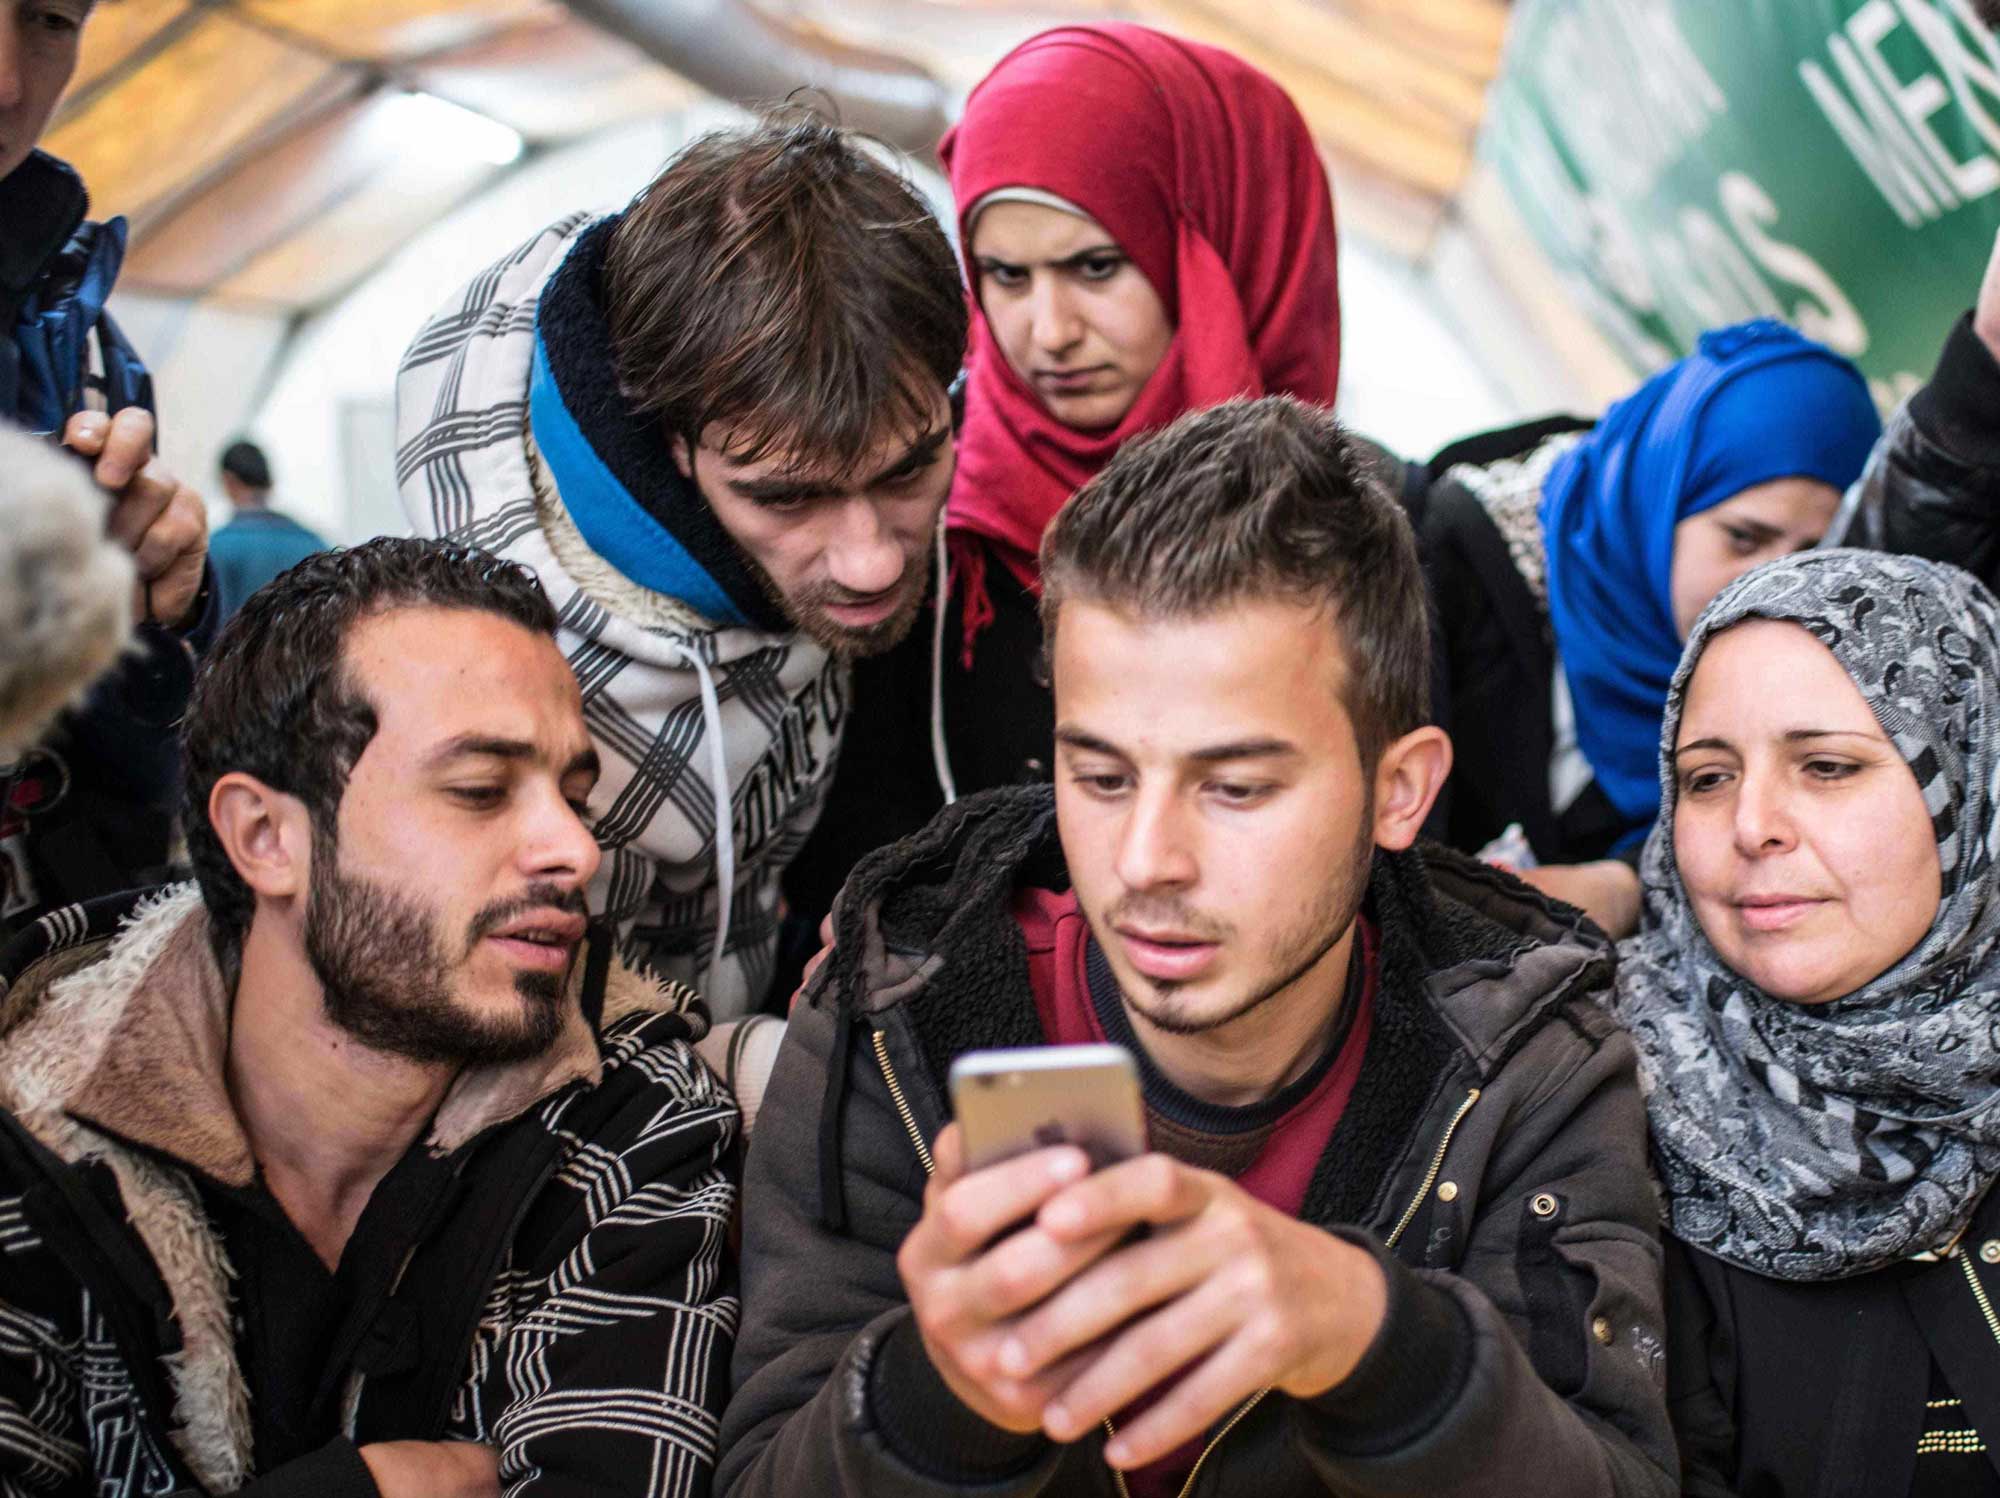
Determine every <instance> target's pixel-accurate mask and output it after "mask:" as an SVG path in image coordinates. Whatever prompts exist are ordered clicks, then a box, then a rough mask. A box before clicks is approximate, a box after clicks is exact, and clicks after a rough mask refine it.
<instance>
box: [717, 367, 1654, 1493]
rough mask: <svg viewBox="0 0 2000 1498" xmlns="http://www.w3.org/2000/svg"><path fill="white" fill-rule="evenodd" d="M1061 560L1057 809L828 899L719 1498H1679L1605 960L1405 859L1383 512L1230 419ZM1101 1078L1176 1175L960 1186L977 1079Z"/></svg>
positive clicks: (1467, 867)
mask: <svg viewBox="0 0 2000 1498" xmlns="http://www.w3.org/2000/svg"><path fill="white" fill-rule="evenodd" d="M1041 559H1042V564H1043V566H1042V578H1043V585H1044V592H1043V607H1044V609H1045V610H1046V617H1047V620H1048V624H1049V638H1050V640H1051V642H1052V651H1053V676H1054V683H1055V697H1056V730H1055V733H1056V740H1057V744H1058V749H1057V753H1058V757H1059V768H1058V773H1057V778H1056V783H1055V786H1054V788H1053V790H1051V789H1049V788H1047V787H1020V788H1002V789H996V790H994V791H989V792H985V793H982V794H980V795H977V796H972V797H968V798H966V799H964V800H962V801H960V802H958V803H957V804H955V805H954V806H952V807H951V808H949V809H948V810H946V811H945V812H944V813H942V814H941V815H940V816H939V817H938V818H937V819H936V820H935V821H933V822H932V823H931V824H930V825H929V826H928V827H927V828H925V829H924V830H923V831H922V832H921V833H919V834H918V835H917V836H915V837H914V838H911V839H909V840H907V841H906V842H904V843H901V844H899V845H897V846H895V847H891V848H887V849H884V850H881V851H880V852H878V853H875V854H873V855H871V856H870V857H868V858H867V859H864V860H863V862H862V863H861V865H860V866H859V867H858V868H857V869H856V871H855V873H854V877H853V878H852V879H851V880H850V882H849V884H848V886H847V888H846V890H845V891H844V892H843V894H842V897H841V899H840V902H839V904H838V905H837V907H836V914H835V923H836V931H837V936H838V939H837V942H836V945H835V946H834V948H833V951H832V953H831V955H830V956H829V957H828V958H826V959H825V961H824V962H823V964H822V965H821V967H820V968H819V969H818V971H817V973H816V975H815V977H814V979H813V981H812V984H811V985H810V987H809V988H808V989H807V991H806V994H805V998H804V1001H803V1002H802V1003H801V1004H800V1006H799V1008H798V1009H797V1010H796V1011H795V1014H794V1018H793V1020H792V1023H791V1025H790V1027H789V1030H788V1033H787V1035H786V1038H785V1041H784V1045H783V1048H782V1050H781V1052H780V1054H779V1058H778V1062H777V1067H776V1072H775V1075H774V1076H773V1078H772V1082H771V1087H770V1091H769V1093H768V1095H767V1099H766V1102H765V1105H764V1112H763V1115H762V1118H761V1119H760V1122H759V1125H758V1128H757V1131H756V1133H755V1135H754V1136H753V1139H752V1143H751V1149H750V1153H749V1158H748V1162H747V1166H746V1181H745V1198H744V1199H745V1204H746V1215H745V1218H744V1239H743V1267H744V1292H745V1298H744V1323H743V1329H742V1333H741V1336H740V1339H739V1342H738V1347H737V1354H736V1361H735V1368H734V1381H735V1385H736V1388H735V1393H734V1395H733V1397H732V1400H731V1403H730V1406H729V1409H728V1411H727V1412H726V1414H725V1417H724V1428H723V1444H724V1454H723V1456H722V1459H721V1464H720V1467H719V1469H718V1473H717V1487H718V1490H719V1491H720V1492H721V1493H724V1494H728V1495H730V1498H747V1495H753V1494H756V1495H763V1494H771V1495H776V1494H786V1495H790V1494H798V1493H814V1494H822V1493H824V1494H833V1493H846V1494H856V1495H860V1494H866V1495H868V1498H915V1495H943V1494H952V1493H960V1492H970V1491H976V1492H979V1493H983V1494H993V1495H1008V1498H1012V1495H1030V1494H1050V1495H1054V1494H1062V1495H1065V1498H1070V1495H1088V1494H1100V1495H1110V1494H1114V1493H1117V1494H1121V1495H1122V1494H1127V1493H1132V1494H1145V1495H1154V1494H1167V1495H1173V1494H1176V1493H1187V1494H1192V1495H1218V1494H1224V1493H1229V1494H1235V1493H1244V1492H1257V1493H1261V1494H1266V1495H1271V1498H1282V1495H1292V1494H1299V1495H1304V1494H1320V1493H1325V1492H1328V1491H1336V1492H1369V1493H1377V1492H1379V1493H1389V1492H1401V1493H1414V1492H1421V1493H1426V1494H1430V1495H1435V1498H1457V1495H1471V1494H1491V1495H1502V1494H1505V1495H1510V1498H1511V1495H1518V1494H1521V1493H1525V1492H1530V1491H1532V1492H1535V1493H1537V1494H1547V1495H1552V1498H1568V1495H1575V1498H1583V1495H1586V1494H1588V1495H1591V1498H1601V1495H1605V1494H1618V1495H1638V1494H1646V1495H1662V1498H1664V1495H1667V1494H1671V1493H1673V1492H1675V1491H1676V1488H1675V1460H1674V1453H1673V1443H1672V1439H1671V1435H1670V1433H1669V1429H1668V1425H1667V1417H1666V1410H1665V1407H1664V1403H1663V1399H1662V1391H1661V1382H1660V1379H1661V1359H1662V1325H1661V1304H1660V1298H1659V1297H1660V1285H1659V1275H1660V1265H1659V1257H1658V1255H1659V1243H1658V1240H1657V1237H1656V1223H1655V1220H1654V1208H1653V1199H1652V1193H1651V1189H1650V1187H1649V1185H1648V1184H1647V1182H1646V1179H1645V1171H1644V1148H1645V1141H1644V1123H1643V1117H1642V1112H1643V1110H1642V1106H1641V1103H1640V1098H1639V1094H1638V1091H1637V1086H1636V1078H1635V1075H1634V1071H1633V1054H1632V1049H1631V1044H1630V1041H1629V1040H1628V1039H1627V1038H1626V1037H1625V1036H1624V1035H1623V1034H1622V1033H1621V1032H1619V1031H1618V1030H1617V1028H1616V1027H1615V1026H1614V1025H1612V1024H1611V1023H1610V1022H1609V1019H1608V1017H1607V1016H1606V1015H1605V1014H1604V1013H1603V1012H1602V1010H1601V1008H1600V1005H1599V1003H1598V1002H1597V1001H1596V1000H1595V999H1594V997H1593V996H1594V995H1599V994H1601V992H1602V991H1603V990H1604V989H1605V987H1606V986H1607V985H1608V983H1609V981H1610V968H1609V961H1608V959H1609V956H1610V952H1609V946H1608V943H1606V941H1605V940H1604V939H1603V937H1602V936H1601V934H1599V933H1598V932H1596V931H1595V929H1594V928H1592V927H1590V926H1589V925H1588V924H1587V923H1584V922H1581V921H1580V920H1579V919H1578V917H1577V915H1576V913H1575V912H1574V911H1572V910H1569V909H1568V908H1566V907H1563V906H1560V905H1557V904H1554V903H1553V902H1550V901H1548V900H1546V899H1544V898H1542V897H1540V896H1538V895H1537V894H1535V893H1534V892H1533V891H1532V890H1530V889H1528V888H1527V887H1526V886H1524V885H1522V884H1521V883H1519V882H1518V881H1516V880H1515V879H1513V878H1512V877H1511V876H1509V875H1507V874H1505V873H1503V872H1501V871H1499V870H1496V869H1493V868H1490V867H1487V866H1484V865H1481V864H1477V863H1475V862H1473V861H1471V860H1469V859H1466V858H1464V857H1463V856H1461V855H1458V854H1454V853H1451V852H1448V851H1446V850H1444V849H1442V848H1438V847H1434V846H1428V847H1424V848H1417V847H1414V846H1413V842H1414V840H1415V838H1416V836H1417V832H1418V828H1419V827H1420V825H1421V824H1422V822H1423V819H1424V815H1425V813H1426V812H1427V811H1428V809H1429V806H1430V802H1431V799H1432V797H1433V796H1434V795H1435V794H1436V791H1437V788H1438V784H1439V782H1440V781H1441V780H1442V778H1443V776H1444V773H1445V771H1446V769H1447V767H1448V764H1449V760H1450V745H1449V742H1448V741H1447V740H1446V738H1445V736H1444V735H1443V734H1442V733H1441V732H1440V731H1439V730H1438V729H1436V728H1435V727H1430V726H1425V723H1424V714H1425V701H1424V673H1423V669H1422V668H1423V663H1424V661H1425V659H1426V638H1425V619H1424V607H1423V592H1422V585H1421V575H1420V572H1419V568H1418V561H1417V556H1416V550H1415V545H1414V541H1413V539H1412V537H1411V534H1410V530H1409V527H1408V524H1407V521H1406V520H1405V518H1404V517H1403V515H1402V513H1401V511H1400V509H1399V508H1398V507H1397V506H1396V505H1395V504H1394V502H1393V501H1392V500H1390V499H1389V498H1388V497H1387V496H1386V495H1385V494H1383V493H1382V492H1381V491H1380V490H1379V489H1377V488H1376V487H1374V486H1373V485H1372V484H1369V483H1367V482H1365V481H1364V480H1362V479H1361V478H1360V476H1359V474H1358V472H1357V469H1356V466H1355V456H1354V454H1353V452H1352V450H1351V449H1350V448H1349V446H1348V444H1347V441H1346V438H1345V437H1344V435H1343V434H1342V433H1341V431H1340V429H1339V427H1338V425H1337V423H1335V422H1334V420H1333V418H1332V417H1331V416H1329V415H1327V414H1326V413H1325V412H1323V411H1319V410H1315V409H1312V408H1308V407H1306V406H1303V405H1301V404H1299V403H1298V402H1295V401H1292V400H1290V399H1288V398H1284V397H1267V398H1265V399H1263V400H1260V401H1256V402H1231V403H1228V404H1224V405H1221V406H1218V407H1215V408H1213V409H1210V410H1208V411H1205V412H1200V413H1196V414H1192V415H1189V416H1187V417H1185V418H1183V419H1182V420H1181V421H1179V422H1177V423H1175V424H1174V425H1172V426H1171V427H1169V428H1168V429H1167V430H1166V431H1164V432H1162V433H1160V434H1157V435H1154V436H1150V437H1144V438H1138V439H1135V440H1134V441H1132V442H1131V443H1128V444H1127V445H1126V446H1125V447H1124V448H1123V449H1122V450H1121V451H1120V452H1119V453H1118V455H1117V456H1116V457H1115V458H1113V460H1112V461H1111V463H1110V464H1109V465H1107V467H1106V468H1105V470H1104V471H1103V472H1102V473H1101V474H1099V475H1098V476H1097V477H1096V478H1095V479H1094V480H1092V481H1091V483H1090V484H1088V485H1086V486H1085V488H1084V489H1083V490H1082V491H1081V492H1080V493H1079V494H1078V496H1077V497H1076V499H1075V500H1073V501H1072V502H1071V504H1070V505H1069V506H1068V507H1067V508H1066V509H1065V510H1064V511H1063V513H1062V515H1061V516H1060V517H1058V519H1057V521H1056V523H1055V525H1054V526H1053V527H1052V528H1051V529H1050V532H1049V534H1048V537H1047V539H1046V540H1045V541H1044V543H1043V548H1042V552H1041ZM1107 1040H1108V1041H1113V1042H1117V1043H1120V1044H1123V1045H1125V1046H1127V1047H1128V1048H1130V1050H1131V1051H1132V1052H1133V1053H1134V1055H1135V1057H1136V1058H1137V1061H1138V1065H1139V1069H1140V1073H1141V1076H1142V1078H1143V1089H1144V1096H1145V1104H1146V1111H1147V1114H1148V1124H1149V1130H1150V1134H1151V1138H1152V1143H1153V1152H1151V1153H1148V1154H1146V1155H1144V1156H1142V1157H1139V1158H1137V1159H1133V1160H1128V1161H1125V1162H1123V1163H1119V1164H1114V1165H1110V1166H1107V1167H1106V1168H1104V1169H1102V1170H1099V1171H1097V1172H1096V1173H1094V1174H1086V1172H1087V1171H1088V1169H1089V1166H1088V1161H1087V1160H1086V1158H1085V1157H1084V1156H1083V1154H1082V1152H1081V1151H1079V1150H1076V1149H1074V1148H1073V1147H1067V1146H1063V1147H1056V1148H1053V1149H1043V1150H1036V1151H1033V1152H1031V1153H1029V1154H1026V1155H1022V1156H1019V1157H1016V1158H1015V1159H1012V1160H1010V1161H1007V1162H1005V1163H1002V1164H999V1165H995V1166H989V1167H988V1168H986V1169H983V1170H980V1171H977V1172H973V1173H970V1174H968V1173H966V1171H965V1168H964V1164H963V1160H962V1156H961V1150H960V1141H959V1136H958V1132H957V1129H956V1127H955V1126H952V1125H950V1124H949V1121H948V1111H947V1106H946V1102H945V1094H944V1088H943V1081H944V1078H945V1075H946V1072H947V1070H948V1068H949V1066H950V1064H951V1062H952V1060H953V1058H954V1057H956V1056H958V1055H961V1054H963V1053H964V1052H966V1051H969V1050H973V1049H977V1048H984V1047H992V1046H1023V1045H1029V1046H1032V1045H1040V1044H1045V1043H1068V1042H1081V1041H1107ZM926 1177H928V1178H929V1179H928V1181H926ZM1140 1227H1144V1228H1147V1229H1150V1232H1149V1233H1148V1234H1147V1235H1146V1236H1143V1237H1139V1238H1134V1237H1133V1236H1132V1230H1133V1229H1135V1228H1140ZM1010 1229H1016V1230H1015V1231H1009V1230H1010Z"/></svg>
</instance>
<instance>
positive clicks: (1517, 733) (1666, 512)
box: [1422, 319, 1882, 926]
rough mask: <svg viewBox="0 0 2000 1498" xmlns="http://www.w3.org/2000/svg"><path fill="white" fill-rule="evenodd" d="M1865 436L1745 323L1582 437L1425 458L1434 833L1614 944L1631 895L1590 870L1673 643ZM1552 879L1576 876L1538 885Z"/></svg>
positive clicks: (1831, 396)
mask: <svg viewBox="0 0 2000 1498" xmlns="http://www.w3.org/2000/svg"><path fill="white" fill-rule="evenodd" d="M1579 428H1582V429H1581V430H1579ZM1881 430H1882V425H1881V421H1880V418H1879V417H1878V416H1877V414H1876V411H1875V407H1874V403H1873V401H1872V400H1871V399H1870V397H1869V393H1868V387H1867V384H1866V382H1865V381H1864V380H1863V379H1862V377H1861V374H1860V372H1859V371H1858V370H1856V369H1855V367H1854V366H1853V365H1852V364H1850V363H1849V362H1848V361H1847V360H1845V359H1843V358H1841V357H1840V356H1839V355H1838V354H1835V353H1834V352H1833V351H1832V350H1831V349H1828V348H1826V347H1824V346H1823V345H1821V344H1818V343H1815V342H1813V341H1812V340H1811V339H1809V338H1806V337H1804V336H1802V335H1801V334H1799V333H1797V332H1795V331H1793V330H1792V329H1791V328H1788V327H1786V326H1784V325H1783V324H1782V323H1778V322H1773V321H1770V320H1768V319H1759V320H1757V321H1754V322H1747V323H1741V324H1738V325H1736V326H1733V327H1728V328H1722V329H1718V330H1716V331H1714V332H1711V333H1707V334H1704V335H1703V336H1702V338H1701V340H1700V342H1699V344H1698V345H1697V347H1696V350H1695V352H1694V353H1693V354H1691V355H1689V356H1688V357H1687V358H1685V359H1682V360H1680V361H1679V362H1678V363H1676V364H1673V365H1670V366H1668V367H1667V368H1666V369H1664V370H1662V371H1660V373H1658V374H1656V375H1654V376H1653V377H1652V378H1651V379H1650V380H1648V381H1647V382H1646V383H1645V384H1644V385H1641V386H1640V387H1639V389H1638V390H1636V391H1634V392H1633V393H1632V394H1631V395H1629V396H1627V397H1626V398H1625V399H1624V400H1622V401H1619V402H1618V403H1617V404H1616V405H1614V406H1612V407H1611V409H1610V410H1608V411H1607V412H1605V414H1604V416H1603V418H1602V419H1601V420H1599V421H1598V422H1597V423H1596V424H1595V425H1594V426H1588V427H1585V426H1584V424H1583V423H1577V422H1564V421H1555V422H1540V423H1536V424H1534V425H1533V426H1531V427H1526V428H1517V429H1515V430H1514V431H1513V432H1507V433H1496V434H1492V435H1491V436H1488V437H1483V438H1477V439H1472V440H1471V441H1469V442H1466V443H1458V444H1454V445H1453V447H1452V448H1448V449H1447V450H1446V451H1445V452H1444V453H1441V454H1440V455H1439V456H1438V458H1437V459H1436V460H1434V462H1433V464H1432V466H1431V472H1433V473H1435V474H1437V475H1438V477H1437V478H1436V479H1435V480H1434V482H1433V486H1432V488H1431V489H1430V492H1429V495H1428V499H1427V502H1426V504H1425V506H1424V511H1423V520H1422V526H1423V536H1424V542H1425V553H1426V558H1427V563H1428V565H1429V568H1430V572H1431V584H1432V589H1433V594H1434V597H1435V598H1436V601H1437V609H1438V625H1439V631H1438V633H1439V638H1438V656H1439V660H1438V680H1437V682H1436V683H1435V687H1436V698H1437V705H1438V717H1439V721H1440V722H1441V723H1442V724H1443V725H1444V726H1445V727H1446V728H1447V729H1448V730H1449V731H1450V733H1451V735H1452V737H1453V740H1454V743H1455V745H1456V748H1457V757H1456V766H1455V768H1454V770H1453V774H1452V784H1451V786H1450V788H1449V791H1448V795H1447V798H1446V799H1445V800H1444V801H1443V802H1441V804H1440V810H1439V813H1438V814H1437V815H1436V817H1435V818H1434V820H1433V823H1432V828H1433V830H1434V831H1435V832H1437V833H1438V834H1439V835H1440V836H1442V837H1444V838H1445V839H1446V840H1447V841H1449V842H1451V843H1454V844H1455V845H1457V846H1459V847H1462V848H1465V849H1466V850H1467V851H1470V852H1479V851H1482V850H1484V849H1487V848H1488V847H1489V845H1490V844H1492V843H1493V841H1494V840H1495V839H1500V838H1502V837H1503V836H1505V835H1507V834H1509V832H1510V829H1513V828H1518V829H1519V832H1518V834H1517V835H1512V836H1506V844H1507V854H1508V856H1509V857H1510V859H1511V860H1512V861H1514V862H1516V863H1518V864H1521V865H1524V866H1537V865H1539V866H1542V867H1541V871H1540V872H1539V873H1537V874H1535V875H1533V876H1532V877H1534V878H1535V882H1537V883H1541V884H1542V885H1543V886H1544V887H1545V888H1547V889H1549V890H1550V891H1551V892H1553V893H1559V894H1562V895H1563V896H1564V897H1565V898H1570V899H1574V900H1577V901H1578V903H1581V904H1584V905H1585V906H1586V908H1588V909H1590V910H1591V912H1592V913H1593V914H1595V915H1597V916H1598V917H1599V918H1600V920H1604V921H1607V922H1608V923H1609V924H1611V925H1613V926H1629V925H1630V923H1631V921H1632V920H1634V919H1636V916H1637V893H1638V886H1637V880H1636V878H1634V877H1633V876H1632V875H1631V873H1630V872H1629V870H1628V869H1626V868H1612V867H1611V866H1610V865H1609V864H1606V863H1602V862H1600V861H1601V860H1606V859H1607V858H1611V857H1622V858H1628V859H1629V858H1631V857H1633V856H1636V853H1637V850H1638V848H1639V846H1640V845H1641V843H1642V842H1643V841H1644V839H1645V835H1646V831H1647V829H1648V828H1650V827H1651V825H1652V822H1653V818H1654V816H1655V814H1656V813H1657V811H1658V809H1659V783H1658V753H1659V740H1660V722H1661V714H1662V712H1663V711H1664V707H1665V703H1666V696H1667V685H1668V683H1669V682H1670V681H1671V680H1672V678H1673V673H1674V667H1675V665H1676V664H1677V663H1678V662H1679V660H1680V654H1681V646H1682V643H1683V641H1684V640H1685V639H1686V636H1687V632H1688V630H1689V628H1690V627H1691V626H1692V624H1693V622H1694V619H1695V617H1696V616H1697V615H1698V614H1699V613H1700V612H1701V610H1702V608H1703V606H1704V605H1706V604H1707V602H1708V601H1709V600H1710V599H1711V598H1713V597H1714V596H1715V595H1716V594H1717V593H1719V592H1720V591H1721V590H1722V589H1723V588H1724V587H1725V586H1727V585H1728V584H1729V583H1730V582H1731V581H1733V580H1734V579H1735V578H1736V577H1738V576H1740V575H1741V574H1743V573H1745V572H1748V571H1749V570H1751V569H1752V568H1753V567H1756V566H1758V565H1759V564H1760V563H1763V562H1767V561H1771V560H1773V559H1775V558H1777V557H1779V556H1783V555H1786V554H1788V553H1790V552H1793V551H1798V550H1802V549H1804V548H1806V547H1809V546H1811V545H1813V544H1815V543H1816V542H1817V541H1818V540H1819V539H1820V537H1821V536H1822V535H1824V534H1825V531H1826V528H1827V526H1828V524H1829V523H1830V522H1831V521H1832V518H1833V515H1834V512H1835V510H1836V509H1837V507H1838V505H1839V502H1840V495H1841V492H1842V491H1843V490H1844V489H1846V488H1847V486H1848V485H1850V484H1851V483H1853V482H1854V480H1855V479H1857V478H1858V477H1860V474H1861V470H1862V467H1863V465H1864V464H1865V463H1866V461H1867V458H1868V453H1869V450H1870V449H1871V448H1872V447H1873V446H1874V444H1875V440H1876V438H1877V437H1878V436H1880V435H1881ZM1573 865H1589V866H1590V871H1591V872H1590V874H1589V876H1588V877H1587V878H1586V877H1584V875H1583V871H1581V870H1576V869H1572V868H1569V867H1554V868H1551V867H1549V866H1573ZM1613 894H1615V896H1616V898H1615V899H1614V898H1611V895H1613ZM1599 895H1603V896H1604V898H1597V896H1599Z"/></svg>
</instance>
